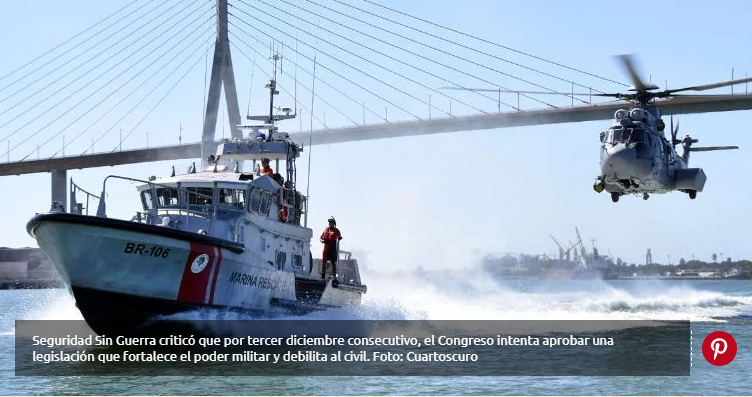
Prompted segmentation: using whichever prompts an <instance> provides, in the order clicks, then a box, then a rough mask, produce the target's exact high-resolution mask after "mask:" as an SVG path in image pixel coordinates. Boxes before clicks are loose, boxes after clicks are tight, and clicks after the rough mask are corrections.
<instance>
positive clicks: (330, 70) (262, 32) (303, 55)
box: [230, 10, 421, 120]
mask: <svg viewBox="0 0 752 397" xmlns="http://www.w3.org/2000/svg"><path fill="white" fill-rule="evenodd" d="M241 12H244V11H242V10H241ZM244 13H245V14H246V15H249V14H248V13H246V12H244ZM230 15H232V14H230ZM233 16H234V15H233ZM249 16H250V17H251V18H254V17H253V16H251V15H249ZM254 19H256V18H254ZM238 20H239V21H241V22H243V23H244V24H246V25H248V26H250V27H252V28H253V29H255V30H257V31H258V32H260V33H261V34H263V35H265V36H267V37H269V38H271V39H272V40H274V37H273V36H271V35H269V34H268V33H266V32H264V31H262V30H260V29H258V28H257V27H255V26H253V25H251V24H249V23H248V22H245V21H243V20H242V19H239V18H238ZM274 29H275V30H277V31H280V32H282V31H281V30H279V29H277V28H274ZM282 33H284V32H282ZM285 34H286V33H285ZM286 35H287V34H286ZM287 36H289V35H287ZM301 43H302V41H301ZM304 44H305V43H304ZM306 45H307V44H306ZM308 46H309V47H310V45H308ZM288 48H290V47H288ZM311 48H313V49H314V50H316V51H319V50H318V49H316V48H314V47H311ZM291 49H292V48H291ZM293 51H295V50H293ZM319 52H321V53H322V54H325V55H327V56H329V57H331V58H332V59H335V60H337V58H335V57H332V56H331V55H329V54H326V53H324V52H323V51H319ZM296 53H297V54H298V55H300V56H302V57H304V58H306V59H308V60H309V61H313V59H312V58H311V57H309V56H307V55H305V54H303V53H301V52H297V51H296ZM340 62H342V61H340ZM342 63H343V64H345V65H347V64H346V63H344V62H342ZM317 65H319V66H321V67H323V68H324V69H326V70H328V71H329V72H331V73H333V74H335V75H337V76H338V77H340V78H341V79H343V80H345V81H348V82H349V83H351V84H353V85H355V86H357V87H359V88H360V89H362V90H364V91H366V92H368V93H370V94H371V95H373V96H375V97H377V98H379V99H381V100H382V101H384V102H386V103H388V104H390V105H392V106H394V107H395V108H397V109H399V110H401V111H403V112H404V113H406V114H408V115H410V116H412V117H414V118H415V119H417V120H421V118H420V117H418V116H416V115H414V114H413V113H411V112H409V111H407V110H405V109H403V108H402V107H401V106H399V105H397V104H395V103H393V102H392V101H390V100H388V99H386V98H384V97H382V96H381V95H379V94H376V93H375V92H373V91H371V90H369V89H367V88H365V87H363V86H362V85H360V84H358V83H356V82H354V81H352V80H350V79H348V78H347V77H345V76H343V75H341V74H339V73H337V72H336V71H334V70H332V69H331V68H329V67H327V66H325V65H324V64H322V63H321V62H317ZM348 66H349V65H348ZM351 67H352V66H351ZM352 68H353V69H355V70H358V71H360V70H359V69H357V68H354V67H352ZM360 72H361V73H363V74H365V75H366V76H369V75H368V74H367V73H364V72H362V71H360ZM376 80H377V81H378V79H376Z"/></svg>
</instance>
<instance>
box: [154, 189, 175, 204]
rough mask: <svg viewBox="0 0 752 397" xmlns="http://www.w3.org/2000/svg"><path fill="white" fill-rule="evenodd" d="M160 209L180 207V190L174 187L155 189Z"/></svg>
mask: <svg viewBox="0 0 752 397" xmlns="http://www.w3.org/2000/svg"><path fill="white" fill-rule="evenodd" d="M154 192H155V193H156V196H157V205H158V206H159V207H177V206H178V205H179V202H180V200H179V194H178V189H177V188H174V187H159V188H156V189H154Z"/></svg>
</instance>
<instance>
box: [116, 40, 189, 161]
mask: <svg viewBox="0 0 752 397" xmlns="http://www.w3.org/2000/svg"><path fill="white" fill-rule="evenodd" d="M199 48H203V44H202V45H201V47H199ZM202 58H203V54H201V56H199V57H197V58H196V61H195V62H194V63H193V64H192V65H191V66H190V67H189V68H188V69H186V71H185V73H183V75H182V76H180V78H179V79H178V80H177V81H176V82H175V84H173V85H172V87H170V89H169V90H167V92H165V93H164V95H162V97H161V98H160V99H159V101H157V103H155V104H154V106H153V107H152V108H151V109H149V111H148V112H147V113H146V115H144V117H142V118H141V120H139V121H138V123H136V125H135V126H133V128H132V129H131V130H130V132H128V134H126V135H125V137H124V138H123V141H125V140H126V139H128V137H129V136H130V135H131V134H132V133H133V132H134V131H135V130H136V128H138V127H139V126H140V125H141V123H143V122H144V120H146V118H147V117H149V115H151V113H152V112H153V111H154V109H156V108H157V106H159V104H160V103H162V101H164V99H165V98H167V96H168V95H169V94H170V93H171V92H172V91H173V90H174V89H175V87H177V86H178V84H180V82H181V81H183V79H184V78H185V76H187V75H188V73H190V71H191V70H193V68H194V67H196V65H198V63H199V61H201V59H202ZM178 66H180V65H178ZM175 71H177V69H175ZM117 148H118V147H117V146H116V147H115V148H114V149H112V151H111V153H114V152H115V150H117Z"/></svg>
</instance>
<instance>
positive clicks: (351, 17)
mask: <svg viewBox="0 0 752 397" xmlns="http://www.w3.org/2000/svg"><path fill="white" fill-rule="evenodd" d="M282 1H283V2H285V3H287V2H286V1H284V0H282ZM305 1H307V2H309V3H312V4H316V5H318V6H319V7H322V8H325V9H327V10H329V11H332V12H335V13H337V14H340V15H343V16H345V17H348V18H350V19H354V20H356V21H358V22H361V23H363V24H366V25H368V26H371V27H374V28H376V29H379V30H382V31H385V32H387V33H390V34H392V35H395V36H397V37H400V38H402V39H404V40H408V41H411V42H413V43H416V44H419V45H421V46H423V47H427V48H430V49H432V50H434V51H437V52H441V53H442V54H445V55H448V56H450V57H453V58H457V59H460V60H462V61H465V62H468V63H471V64H473V65H475V66H478V67H481V68H484V69H488V70H491V71H493V72H496V73H498V74H501V75H503V76H507V77H510V78H512V79H515V80H518V81H522V82H524V83H527V84H530V85H533V86H535V87H538V88H541V89H544V90H548V91H551V92H552V93H558V94H561V95H565V96H568V97H572V96H571V95H569V94H567V93H562V92H559V91H556V90H554V89H551V88H548V87H545V86H543V85H540V84H537V83H534V82H532V81H529V80H526V79H523V78H521V77H518V76H515V75H513V74H510V73H506V72H502V71H500V70H498V69H495V68H492V67H490V66H488V65H484V64H481V63H479V62H476V61H473V60H470V59H467V58H464V57H461V56H459V55H457V54H454V53H452V52H449V51H446V50H442V49H440V48H437V47H434V46H431V45H428V44H426V43H424V42H421V41H417V40H414V39H411V38H409V37H407V36H404V35H401V34H399V33H396V32H394V31H392V30H389V29H385V28H382V27H380V26H377V25H374V24H372V23H369V22H366V21H363V20H361V19H359V18H356V17H354V16H351V15H348V14H345V13H342V12H339V11H337V10H333V9H331V8H329V7H326V6H323V5H321V4H319V3H316V2H315V1H311V0H305ZM288 4H290V3H288ZM291 5H292V4H291ZM293 6H294V5H293ZM295 7H297V8H300V9H303V10H305V9H304V8H302V7H299V6H295ZM306 11H307V10H306ZM309 12H311V11H309ZM332 22H333V23H336V24H338V25H340V26H342V27H347V26H345V25H344V24H342V23H339V22H336V21H332ZM348 28H349V27H348ZM349 29H352V28H349ZM374 39H375V38H374ZM376 40H379V39H376ZM393 46H394V45H393ZM396 47H397V48H400V49H402V50H403V51H406V52H411V51H408V50H405V49H403V48H402V47H399V46H396ZM472 50H473V51H476V52H480V51H478V50H476V49H472ZM411 53H412V52H411ZM413 54H414V55H416V56H419V57H421V58H423V59H428V60H430V61H432V62H435V63H439V62H437V61H435V60H432V59H429V58H426V57H425V56H421V55H417V54H415V53H413ZM486 55H489V56H493V55H490V54H486ZM439 64H440V65H442V66H445V67H447V68H450V69H452V70H454V71H458V72H460V73H462V74H465V75H468V76H471V77H473V78H475V79H478V80H481V81H484V82H486V83H488V84H491V85H494V86H497V87H500V91H501V90H505V91H511V90H510V89H508V88H505V87H503V86H500V85H498V84H496V83H493V82H491V81H488V80H485V79H481V78H479V77H477V76H474V75H471V74H468V73H467V72H463V71H460V70H458V69H456V68H454V67H451V66H447V65H444V64H442V63H439ZM559 79H560V80H564V79H561V78H559ZM564 81H566V82H567V83H571V81H568V80H564ZM520 96H523V97H525V98H528V99H532V100H534V101H536V102H539V103H542V104H544V105H547V106H549V107H552V108H556V107H557V106H554V105H551V104H549V103H547V102H545V101H542V100H540V99H537V98H534V97H531V96H529V95H527V94H520ZM573 99H575V100H577V101H580V102H582V103H588V102H587V101H584V100H582V99H580V98H577V97H573ZM507 106H509V105H507ZM513 108H515V107H513ZM515 109H516V108H515Z"/></svg>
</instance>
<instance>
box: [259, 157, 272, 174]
mask: <svg viewBox="0 0 752 397" xmlns="http://www.w3.org/2000/svg"><path fill="white" fill-rule="evenodd" d="M260 174H261V175H268V176H269V177H270V178H274V170H273V169H272V167H270V166H269V159H267V158H263V159H261V172H260Z"/></svg>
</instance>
